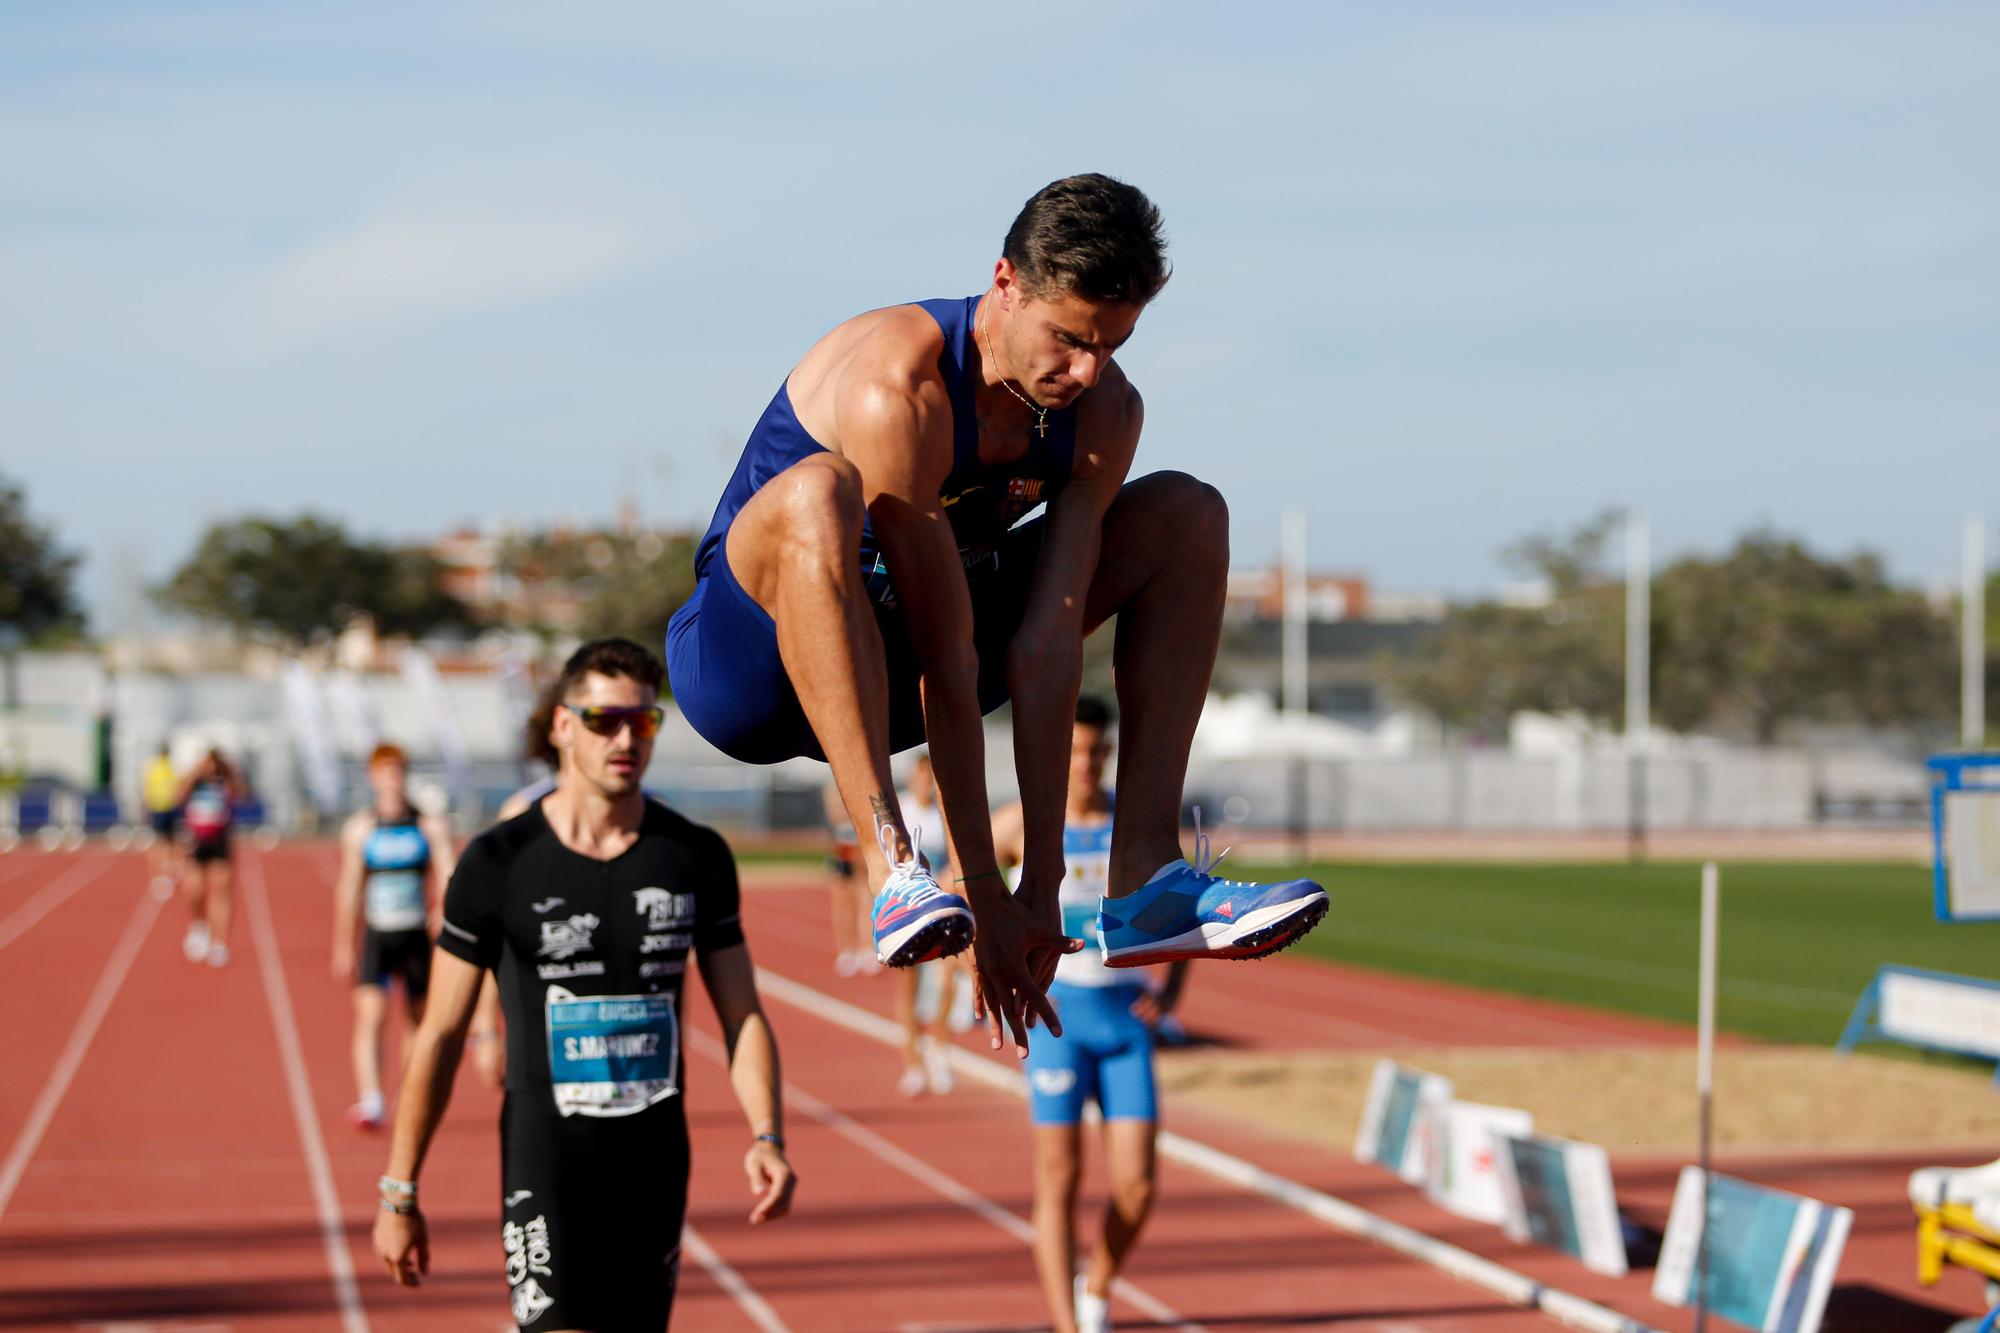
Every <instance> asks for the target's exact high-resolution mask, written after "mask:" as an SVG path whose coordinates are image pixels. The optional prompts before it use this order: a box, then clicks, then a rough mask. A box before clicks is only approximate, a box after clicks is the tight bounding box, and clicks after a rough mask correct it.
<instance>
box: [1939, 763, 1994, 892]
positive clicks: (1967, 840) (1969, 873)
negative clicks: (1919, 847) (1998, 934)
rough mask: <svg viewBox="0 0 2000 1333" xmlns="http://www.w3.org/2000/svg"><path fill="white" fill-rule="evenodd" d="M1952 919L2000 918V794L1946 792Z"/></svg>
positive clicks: (1946, 842) (1945, 831) (1945, 841)
mask: <svg viewBox="0 0 2000 1333" xmlns="http://www.w3.org/2000/svg"><path fill="white" fill-rule="evenodd" d="M1944 855H1945V867H1946V871H1947V878H1948V880H1949V882H1950V886H1951V913H1952V915H1953V916H1973V917H1981V916H2000V791H1948V792H1946V793H1944Z"/></svg>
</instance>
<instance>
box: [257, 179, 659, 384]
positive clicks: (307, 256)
mask: <svg viewBox="0 0 2000 1333" xmlns="http://www.w3.org/2000/svg"><path fill="white" fill-rule="evenodd" d="M661 249H662V247H661V244H660V242H659V241H658V239H657V238H656V237H655V236H653V235H652V234H651V233H650V231H649V229H648V228H647V227H646V226H644V225H643V224H642V223H640V222H639V221H638V220H637V219H635V218H630V217H618V216H606V215H595V214H587V213H566V212H559V211H534V210H527V209H522V210H509V209H503V208H478V207H473V206H470V205H466V204H460V205H456V206H444V207H440V206H424V207H414V208H412V207H405V208H399V209H395V210H391V211H386V212H383V213H381V214H379V215H377V216H375V217H371V218H369V219H367V220H366V221H363V222H361V223H360V224H358V225H356V226H353V227H350V228H348V229H346V230H344V231H338V232H334V233H332V234H330V235H326V236H321V237H318V238H316V239H314V240H311V241H308V242H306V243H305V244H304V245H301V246H299V247H298V248H297V249H295V250H293V251H292V252H291V253H289V254H287V255H285V256H284V257H283V258H281V259H280V260H279V261H278V262H277V263H276V264H275V265H273V266H272V267H271V268H270V269H268V270H267V271H266V272H264V273H263V274H262V275H260V276H259V277H258V278H257V280H256V282H255V284H254V287H253V290H252V292H251V295H250V299H249V302H248V316H249V317H248V321H247V325H248V327H247V330H246V332H247V333H248V335H249V337H250V338H251V340H252V342H253V344H254V345H255V346H257V347H260V348H262V349H266V350H282V349H285V348H288V347H292V346H295V345H297V344H300V343H304V342H310V341H315V340H318V339H321V338H330V337H338V336H342V335H349V334H354V333H359V332H364V331H368V330H373V329H379V328H385V327H390V326H398V327H407V326H411V325H418V324H427V323H435V322H439V321H443V320H450V319H456V318H461V317H464V316H469V315H479V314H484V313H488V312H492V311H497V310H502V309H507V308H511V307H518V306H522V305H528V304H532V303H535V302H541V301H549V300H554V299H558V298H561V297H565V296H569V295H572V294H574V293H578V292H582V291H585V290H588V289H590V288H593V287H596V286H599V285H601V284H603V283H606V282H608V281H610V280H612V279H614V278H617V277H621V276H625V275H628V274H631V273H634V272H637V271H639V270H641V269H643V268H645V267H647V266H649V265H650V264H651V263H653V262H654V261H655V260H656V259H657V258H658V257H659V255H660V252H661Z"/></svg>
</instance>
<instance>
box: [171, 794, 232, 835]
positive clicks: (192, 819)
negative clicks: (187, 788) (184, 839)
mask: <svg viewBox="0 0 2000 1333" xmlns="http://www.w3.org/2000/svg"><path fill="white" fill-rule="evenodd" d="M229 813H230V812H229V798H228V797H227V796H224V795H223V794H222V792H221V791H219V790H217V789H216V788H214V787H196V788H195V789H194V791H193V792H192V793H191V794H190V795H189V796H188V799H187V806H186V808H184V809H183V810H182V811H181V818H182V819H183V820H185V821H186V823H187V826H188V832H189V833H192V834H193V835H194V836H195V837H197V838H213V837H215V836H217V835H218V834H220V833H221V832H222V831H223V830H224V829H226V828H228V827H229Z"/></svg>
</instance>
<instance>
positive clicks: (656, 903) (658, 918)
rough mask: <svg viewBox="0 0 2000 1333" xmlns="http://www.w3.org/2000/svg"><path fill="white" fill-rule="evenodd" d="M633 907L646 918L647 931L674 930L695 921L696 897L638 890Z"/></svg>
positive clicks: (690, 894) (665, 891)
mask: <svg viewBox="0 0 2000 1333" xmlns="http://www.w3.org/2000/svg"><path fill="white" fill-rule="evenodd" d="M632 907H633V909H634V910H635V911H637V912H638V913H639V914H640V915H642V916H644V917H645V918H646V929H647V930H672V929H673V928H674V927H676V926H685V925H690V924H692V923H693V921H694V895H693V894H692V893H675V892H673V891H672V890H671V889H637V890H634V891H633V894H632Z"/></svg>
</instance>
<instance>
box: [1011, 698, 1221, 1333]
mask: <svg viewBox="0 0 2000 1333" xmlns="http://www.w3.org/2000/svg"><path fill="white" fill-rule="evenodd" d="M1111 749H1112V742H1111V709H1110V707H1109V706H1108V705H1106V704H1105V703H1104V702H1103V701H1102V700H1098V699H1093V698H1089V697H1087V696H1086V697H1084V698H1080V699H1078V700H1077V701H1076V723H1075V726H1074V727H1073V728H1072V730H1071V741H1070V767H1069V795H1068V799H1067V801H1066V803H1065V805H1064V810H1063V864H1064V867H1065V873H1064V875H1063V881H1062V887H1061V889H1060V890H1059V892H1058V894H1057V901H1058V902H1060V903H1061V905H1062V914H1063V929H1064V931H1065V932H1066V933H1068V934H1071V935H1075V936H1079V937H1081V938H1083V939H1084V940H1085V941H1086V942H1087V944H1088V945H1089V946H1091V947H1086V948H1085V949H1084V951H1083V952H1082V953H1078V954H1072V955H1070V956H1069V957H1067V958H1064V959H1063V960H1062V962H1061V963H1060V964H1058V965H1057V967H1056V976H1055V980H1054V981H1052V982H1050V983H1049V1001H1050V1003H1052V1004H1053V1005H1054V1006H1055V1009H1056V1013H1057V1016H1058V1017H1060V1018H1061V1019H1062V1021H1063V1031H1062V1035H1061V1036H1060V1037H1052V1038H1043V1039H1041V1040H1038V1041H1036V1042H1035V1044H1034V1046H1033V1047H1032V1048H1031V1049H1030V1050H1029V1051H1028V1064H1027V1072H1028V1109H1029V1114H1030V1116H1031V1117H1032V1118H1033V1120H1034V1125H1035V1130H1034V1143H1035V1267H1036V1269H1037V1270H1038V1271H1039V1272H1040V1274H1041V1278H1042V1289H1043V1292H1044V1293H1045V1294H1046V1296H1047V1297H1048V1302H1049V1311H1050V1313H1051V1314H1052V1315H1053V1316H1054V1317H1055V1325H1056V1329H1057V1330H1058V1333H1102V1331H1103V1330H1105V1329H1108V1328H1109V1327H1110V1322H1109V1320H1110V1308H1109V1307H1110V1299H1109V1292H1110V1290H1111V1283H1112V1280H1113V1279H1114V1278H1116V1277H1117V1276H1118V1273H1119V1270H1120V1269H1122V1268H1123V1267H1124V1265H1125V1259H1126V1256H1127V1255H1129V1254H1130V1253H1131V1252H1132V1246H1133V1245H1134V1244H1135V1243H1137V1241H1138V1239H1139V1229H1140V1228H1141V1227H1142V1226H1144V1225H1145V1222H1146V1215H1147V1213H1148V1211H1150V1209H1151V1207H1152V1201H1153V1183H1154V1178H1155V1171H1154V1156H1153V1140H1154V1134H1155V1131H1156V1129H1157V1127H1158V1123H1159V1114H1158V1111H1157V1109H1156V1098H1155V1095H1154V1088H1153V1029H1154V1026H1155V1025H1156V1024H1157V1023H1158V1022H1159V1021H1160V1020H1161V1019H1163V1018H1165V1017H1166V1016H1167V1015H1169V1014H1170V1013H1172V1012H1173V1009H1174V1006H1175V1005H1176V1004H1177V1003H1178V1002H1179V1000H1180V994H1181V986H1182V983H1183V982H1184V981H1185V979H1186V973H1187V964H1186V963H1185V962H1179V963H1175V964H1173V965H1172V966H1171V967H1169V968H1168V970H1167V979H1166V984H1165V985H1164V986H1163V987H1162V988H1161V989H1160V990H1159V991H1158V992H1157V993H1155V992H1154V990H1153V989H1152V987H1151V986H1150V985H1149V984H1148V981H1149V978H1148V977H1147V976H1146V975H1145V974H1143V973H1140V972H1133V971H1129V970H1126V971H1119V970H1114V969H1112V968H1109V967H1106V966H1105V965H1104V962H1103V959H1102V958H1101V957H1100V954H1099V950H1098V948H1097V947H1095V946H1096V945H1097V915H1098V895H1099V894H1100V893H1101V892H1102V891H1103V888H1104V878H1105V875H1106V874H1107V872H1108V871H1109V868H1110V865H1111V829H1112V821H1111V815H1112V801H1111V793H1110V792H1108V791H1106V790H1105V788H1104V769H1105V766H1106V765H1107V764H1108V763H1109V762H1110V760H1111ZM1021 833H1022V821H1021V807H1020V806H1019V805H1012V806H1008V807H1007V808H1006V809H1004V810H1001V811H1000V812H999V813H998V814H997V815H995V816H994V819H993V847H994V851H995V852H996V853H997V854H998V856H999V858H1000V861H1001V863H1002V864H1003V865H1014V864H1017V863H1018V862H1019V860H1020V855H1021V843H1022V837H1021ZM1091 1101H1094V1102H1096V1103H1097V1106H1098V1110H1099V1111H1101V1112H1102V1113H1103V1116H1104V1152H1105V1161H1106V1164H1107V1167H1108V1174H1109V1176H1110V1180H1111V1201H1110V1203H1109V1205H1108V1206H1107V1207H1106V1208H1105V1211H1104V1231H1103V1237H1102V1240H1101V1241H1100V1243H1099V1244H1098V1245H1097V1247H1096V1249H1095V1250H1093V1251H1092V1253H1091V1257H1090V1262H1089V1264H1088V1265H1087V1266H1086V1268H1085V1270H1084V1271H1083V1272H1081V1273H1079V1272H1077V1270H1076V1187H1077V1181H1078V1179H1079V1178H1080V1177H1081V1175H1082V1173H1083V1138H1082V1131H1081V1129H1080V1125H1081V1122H1082V1119H1083V1108H1084V1104H1085V1103H1086V1102H1091ZM1072 1279H1074V1280H1073V1281H1072Z"/></svg>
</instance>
